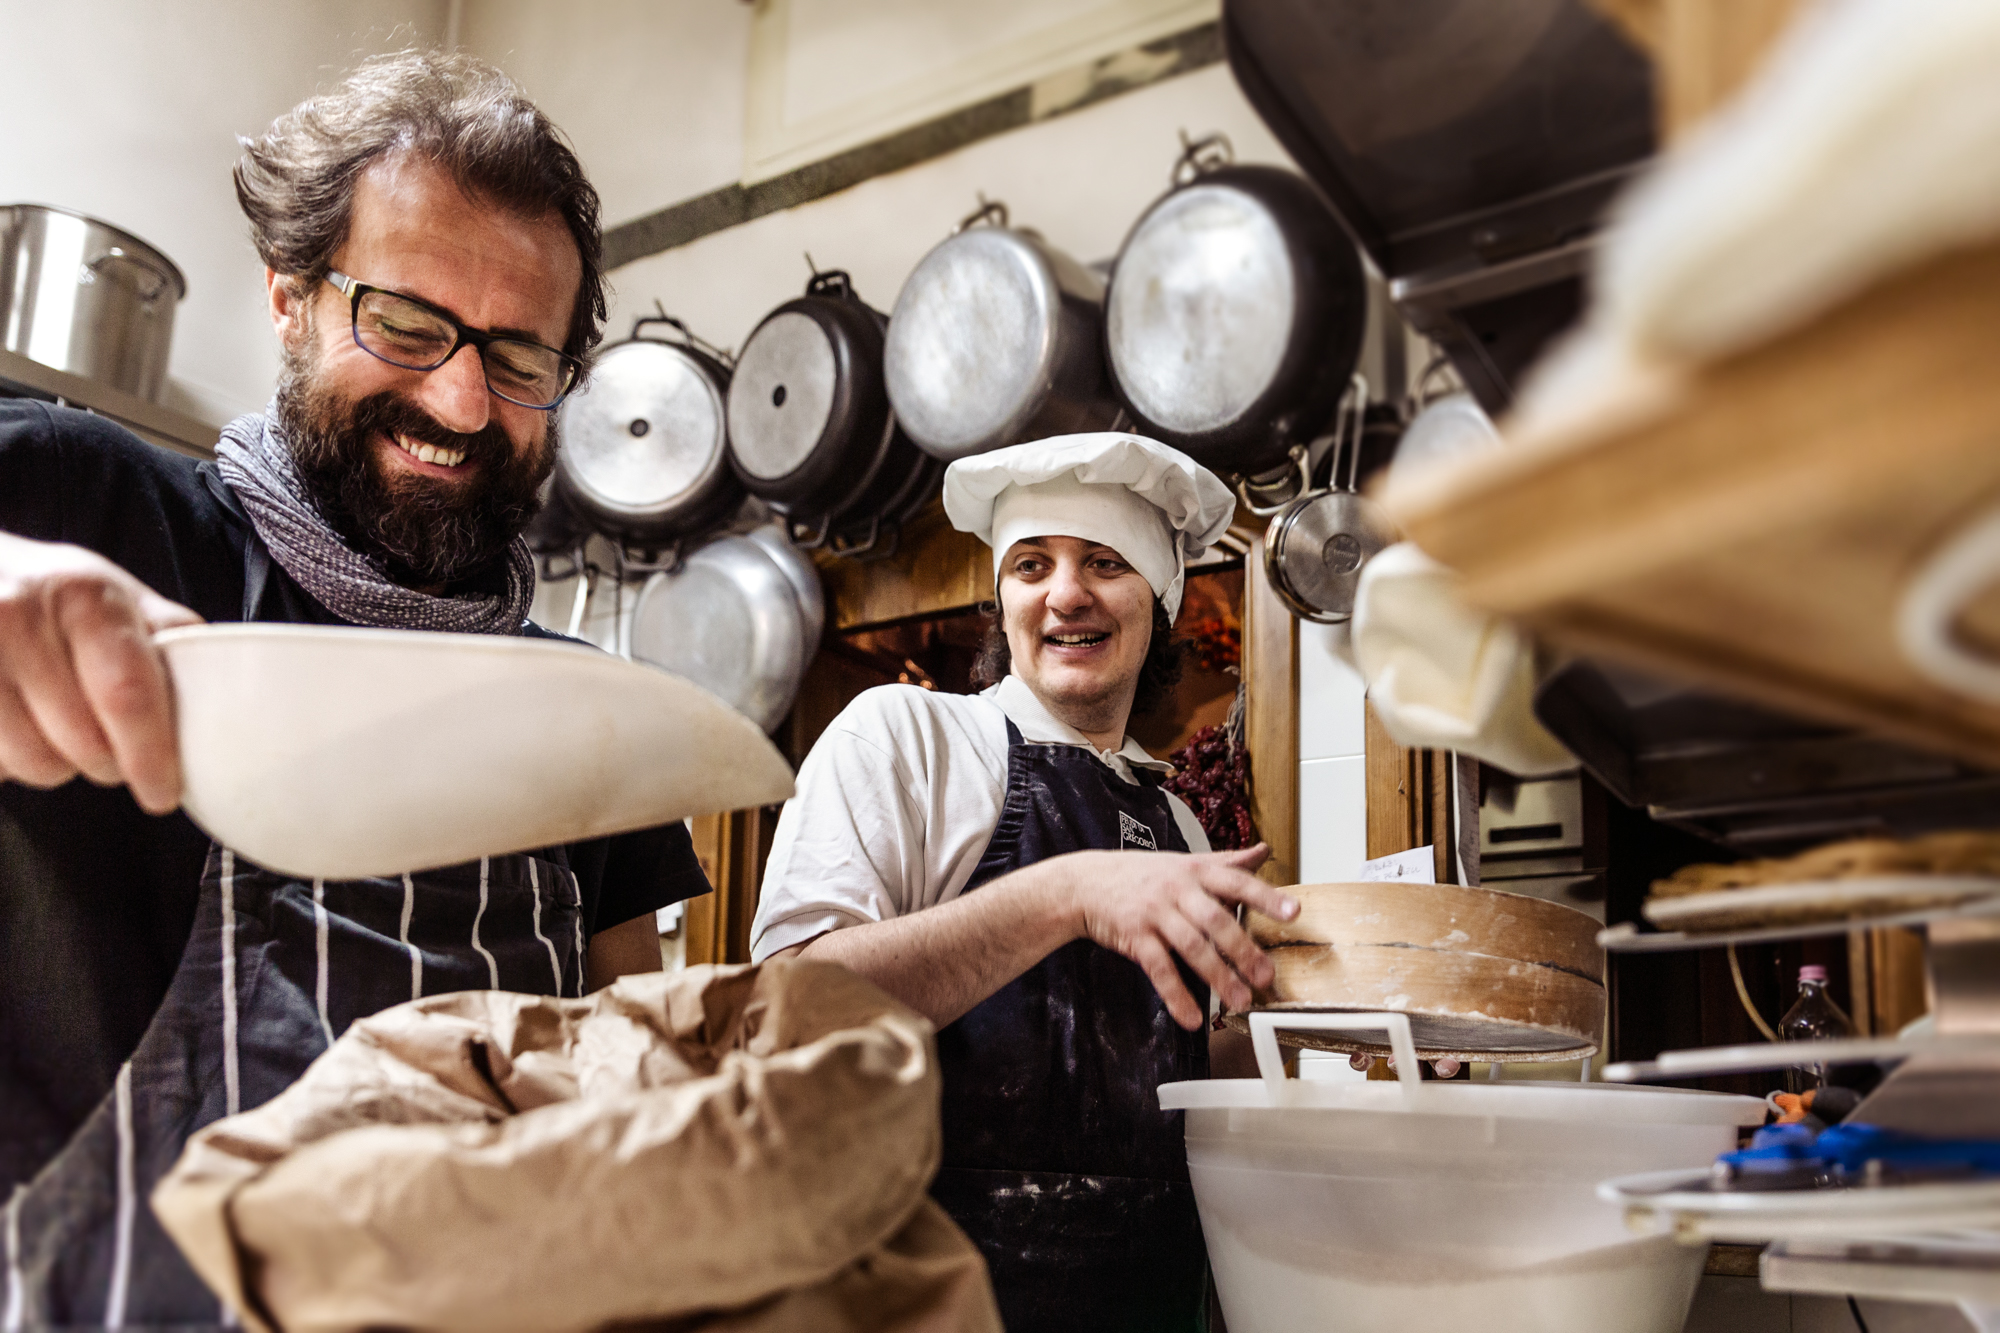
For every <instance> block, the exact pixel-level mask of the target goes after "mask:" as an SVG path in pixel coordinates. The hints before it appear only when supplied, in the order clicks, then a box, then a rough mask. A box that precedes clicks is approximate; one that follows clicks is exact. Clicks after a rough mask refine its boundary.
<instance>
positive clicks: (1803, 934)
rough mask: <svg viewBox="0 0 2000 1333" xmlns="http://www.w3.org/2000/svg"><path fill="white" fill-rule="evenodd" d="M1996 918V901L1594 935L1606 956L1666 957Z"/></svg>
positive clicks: (1626, 926)
mask: <svg viewBox="0 0 2000 1333" xmlns="http://www.w3.org/2000/svg"><path fill="white" fill-rule="evenodd" d="M1979 916H2000V898H1988V899H1982V900H1980V901H1977V902H1971V903H1959V904H1957V905H1955V906H1950V907H1927V908H1921V909H1918V910H1916V911H1911V912H1896V913H1893V914H1891V915H1889V916H1869V917H1856V918H1853V919H1851V920H1842V921H1813V922H1807V923H1803V924H1800V925H1795V926H1760V927H1758V928H1757V929H1754V930H1712V931H1701V932H1699V933H1694V932H1689V931H1681V930H1661V931H1641V930H1640V929H1639V928H1638V926H1636V925H1635V924H1633V923H1632V922H1630V921H1621V922H1620V923H1619V924H1617V925H1615V926H1609V927H1606V928H1605V929H1603V930H1600V931H1598V932H1597V943H1598V947H1600V948H1602V949H1604V950H1605V951H1607V952H1609V953H1670V952H1674V951H1676V950H1681V949H1713V948H1720V947H1722V946H1723V945H1725V944H1768V943H1771V942H1773V941H1776V940H1803V939H1812V938H1814V937H1815V936H1821V935H1845V934H1848V933H1849V932H1851V931H1856V930H1876V929H1879V928H1881V927H1884V926H1921V925H1924V924H1925V923H1927V922H1931V921H1944V920H1951V919H1956V918H1960V917H1979Z"/></svg>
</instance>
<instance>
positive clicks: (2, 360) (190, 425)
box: [0, 347, 222, 458]
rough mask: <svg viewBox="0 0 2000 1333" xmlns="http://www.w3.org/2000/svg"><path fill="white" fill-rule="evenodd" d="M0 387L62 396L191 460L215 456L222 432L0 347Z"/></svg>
mask: <svg viewBox="0 0 2000 1333" xmlns="http://www.w3.org/2000/svg"><path fill="white" fill-rule="evenodd" d="M0 386H4V387H5V388H7V389H11V390H13V391H14V392H15V393H17V394H25V395H27V396H29V397H34V398H53V399H60V400H61V401H62V402H64V403H67V404H68V405H69V406H71V407H83V408H88V409H90V410H91V411H92V412H95V413H97V415H99V416H101V417H108V418H110V419H111V420H113V421H115V422H117V423H118V424H119V425H121V426H123V427H124V428H125V429H127V430H129V431H131V432H132V433H133V434H134V435H137V436H138V437H139V438H141V439H143V440H145V441H146V442H147V443H148V444H156V445H158V446H160V447H161V448H162V449H171V450H173V451H174V452H175V453H177V454H187V455H188V456H189V457H191V458H213V457H215V441H216V439H217V437H218V436H220V435H221V433H222V432H221V431H219V430H218V429H216V428H215V427H214V426H210V425H208V424H206V423H204V422H201V421H197V420H195V418H193V417H191V416H189V415H187V414H186V413H185V412H176V411H174V410H173V409H172V408H170V407H161V406H160V405H159V404H158V403H153V402H148V401H147V400H145V399H144V398H141V397H139V396H138V395H137V394H131V393H126V392H125V391H124V390H123V389H114V388H112V387H111V386H110V385H108V384H100V383H98V382H97V381H96V380H88V379H85V378H83V376H81V375H72V374H70V373H69V372H68V371H66V370H56V369H53V368H51V367H49V366H45V365H43V364H42V363H41V362H39V361H30V360H29V359H28V358H27V357H25V356H22V355H20V354H19V353H16V352H10V351H8V350H6V349H5V348H3V347H0Z"/></svg>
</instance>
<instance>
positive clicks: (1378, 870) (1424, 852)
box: [1361, 847, 1437, 884]
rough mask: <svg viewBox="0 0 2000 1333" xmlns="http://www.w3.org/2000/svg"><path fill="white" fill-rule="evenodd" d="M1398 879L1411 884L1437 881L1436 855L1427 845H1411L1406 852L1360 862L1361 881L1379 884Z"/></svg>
mask: <svg viewBox="0 0 2000 1333" xmlns="http://www.w3.org/2000/svg"><path fill="white" fill-rule="evenodd" d="M1392 879H1399V880H1404V881H1406V882H1408V883H1411V884H1435V883H1437V856H1436V854H1435V853H1433V852H1432V851H1431V849H1430V848H1428V847H1412V848H1411V849H1410V850H1409V851H1407V852H1391V853H1390V854H1389V855H1387V856H1378V857H1376V858H1375V859H1374V860H1373V861H1363V862H1362V863H1361V882H1362V883H1364V884H1380V883H1383V882H1385V881H1387V880H1392Z"/></svg>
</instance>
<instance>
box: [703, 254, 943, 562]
mask: <svg viewBox="0 0 2000 1333" xmlns="http://www.w3.org/2000/svg"><path fill="white" fill-rule="evenodd" d="M886 325H887V320H886V319H885V318H884V316H883V315H882V314H881V312H879V311H877V310H874V309H872V308H870V307H869V306H868V305H867V304H866V303H864V302H863V301H862V300H861V298H860V297H859V296H857V295H856V294H855V292H854V288H853V284H852V282H851V281H850V280H849V279H848V276H847V274H846V273H843V272H841V271H839V270H837V269H835V270H829V271H827V272H823V273H815V274H813V277H812V280H811V282H809V283H808V284H807V286H806V292H805V295H803V296H800V297H796V298H794V299H793V300H790V301H787V302H785V303H784V304H783V305H781V306H779V307H778V308H777V309H776V310H773V311H772V312H771V313H770V314H768V315H766V316H765V317H764V319H763V321H762V322H761V323H759V324H758V325H757V327H756V329H755V330H754V331H753V332H752V333H751V335H750V338H749V341H748V342H746V343H745V344H744V345H743V355H742V356H741V357H740V358H738V360H737V363H736V372H735V378H734V379H733V380H732V381H731V382H730V387H729V457H730V465H731V466H732V467H733V468H734V469H735V471H736V475H737V476H738V477H739V478H740V479H741V480H742V482H743V485H744V488H745V489H747V490H748V491H749V492H750V493H751V494H752V495H755V496H757V497H758V498H760V499H762V500H763V501H764V502H765V503H766V504H767V505H769V506H770V507H771V508H772V509H773V510H774V511H775V512H777V513H778V514H779V515H781V516H782V517H783V518H785V519H786V520H787V522H788V523H789V525H790V527H791V530H792V531H793V532H794V534H796V535H798V536H799V538H800V539H801V540H802V541H803V542H804V543H805V544H806V545H808V546H819V545H831V546H832V547H833V548H834V549H835V550H837V551H840V552H842V553H843V554H864V553H869V552H879V551H880V550H881V548H882V547H883V545H884V544H885V542H893V541H894V537H895V530H896V528H897V527H898V526H899V525H900V524H901V523H902V522H903V521H904V520H905V519H907V518H909V517H910V516H911V515H913V514H914V513H915V512H916V511H917V510H918V509H921V508H922V507H923V506H924V504H925V503H927V502H928V501H929V500H930V499H931V498H932V497H934V496H935V495H936V494H937V492H938V487H939V484H940V482H941V481H942V476H943V464H942V463H939V462H938V461H937V460H935V459H933V458H931V457H930V456H929V455H928V454H926V453H924V452H923V451H922V450H920V449H918V448H917V446H916V445H915V444H914V443H913V442H912V441H911V440H910V438H909V437H908V436H907V435H906V434H904V432H903V431H902V430H901V429H899V428H898V425H897V420H896V416H895V413H894V412H893V411H892V410H891V409H890V405H889V392H888V388H887V386H886V384H885V383H884V376H883V371H882V352H883V340H884V329H885V327H886Z"/></svg>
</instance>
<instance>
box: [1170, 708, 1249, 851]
mask: <svg viewBox="0 0 2000 1333" xmlns="http://www.w3.org/2000/svg"><path fill="white" fill-rule="evenodd" d="M1169 759H1170V761H1171V762H1172V763H1173V765H1174V768H1175V770H1176V771H1175V773H1174V775H1173V776H1172V777H1170V778H1168V779H1167V781H1166V784H1165V785H1166V788H1167V790H1168V791H1170V792H1172V793H1173V794H1174V795H1176V796H1178V797H1180V798H1181V799H1182V800H1183V801H1186V802H1187V803H1188V808H1189V809H1190V810H1192V811H1194V817H1195V818H1196V819H1198V820H1200V821H1201V827H1202V831H1203V832H1204V833H1206V834H1208V842H1209V845H1210V846H1211V847H1213V848H1214V849H1215V850H1216V851H1218V852H1226V851H1233V850H1235V849H1236V848H1238V847H1252V846H1255V845H1256V843H1257V825H1256V823H1255V822H1254V821H1253V820H1252V819H1251V818H1250V753H1249V751H1247V750H1245V749H1244V748H1243V747H1242V746H1240V745H1237V744H1234V743H1233V742H1232V741H1231V739H1230V735H1229V728H1228V727H1226V726H1218V727H1203V728H1202V729H1201V730H1200V731H1197V732H1196V733H1195V734H1194V735H1193V737H1192V738H1190V739H1189V741H1188V743H1187V744H1186V745H1183V746H1182V747H1181V748H1180V749H1178V750H1176V751H1174V753H1173V754H1172V755H1171V756H1169Z"/></svg>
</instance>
